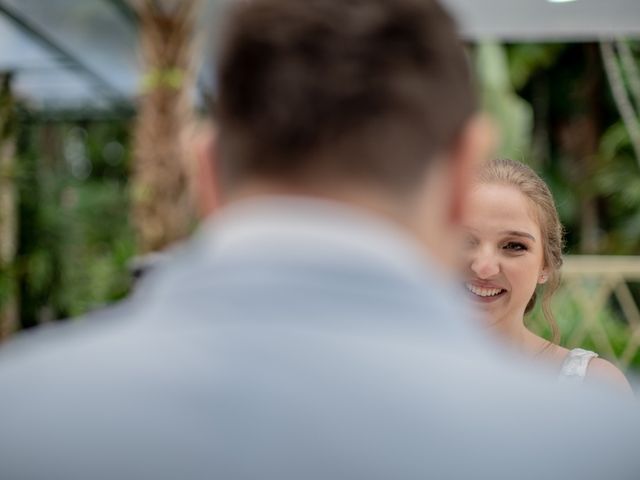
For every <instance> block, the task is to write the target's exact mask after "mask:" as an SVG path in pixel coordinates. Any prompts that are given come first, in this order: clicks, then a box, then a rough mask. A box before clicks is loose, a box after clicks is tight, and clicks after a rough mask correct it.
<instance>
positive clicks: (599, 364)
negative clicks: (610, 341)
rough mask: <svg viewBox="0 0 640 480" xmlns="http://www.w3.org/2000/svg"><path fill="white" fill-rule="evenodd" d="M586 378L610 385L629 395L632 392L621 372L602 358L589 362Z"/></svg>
mask: <svg viewBox="0 0 640 480" xmlns="http://www.w3.org/2000/svg"><path fill="white" fill-rule="evenodd" d="M587 378H588V379H589V380H596V381H600V382H607V383H610V384H612V385H615V386H616V387H619V388H622V389H624V390H626V391H627V392H629V393H631V392H632V391H633V390H632V389H631V385H630V384H629V381H628V380H627V377H625V375H624V373H622V371H621V370H620V369H619V368H618V367H616V366H615V365H614V364H613V363H611V362H609V361H607V360H605V359H604V358H594V359H593V360H591V362H590V364H589V370H587Z"/></svg>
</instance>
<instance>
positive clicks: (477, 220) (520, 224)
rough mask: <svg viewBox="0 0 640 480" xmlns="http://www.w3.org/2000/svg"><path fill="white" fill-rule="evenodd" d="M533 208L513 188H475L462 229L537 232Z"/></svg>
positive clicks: (534, 233) (481, 186)
mask: <svg viewBox="0 0 640 480" xmlns="http://www.w3.org/2000/svg"><path fill="white" fill-rule="evenodd" d="M536 213H537V212H536V208H535V206H534V205H532V203H531V201H530V200H529V199H528V198H527V197H526V196H525V195H524V194H523V193H522V192H520V191H519V190H518V189H517V188H516V187H513V186H508V185H494V184H480V185H476V186H475V187H474V188H473V189H472V190H471V191H470V192H469V197H468V205H467V207H466V209H465V215H464V222H463V223H464V225H465V226H466V227H468V228H472V229H475V230H479V231H494V230H496V231H500V232H502V231H524V232H528V233H530V234H532V235H533V236H534V237H538V235H536V233H537V232H539V231H540V227H539V225H538V219H537V216H536Z"/></svg>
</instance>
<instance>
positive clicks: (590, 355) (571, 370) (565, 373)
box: [558, 348, 598, 383]
mask: <svg viewBox="0 0 640 480" xmlns="http://www.w3.org/2000/svg"><path fill="white" fill-rule="evenodd" d="M597 356H598V354H597V353H595V352H591V351H589V350H584V349H582V348H574V349H573V350H571V351H570V352H569V353H568V354H567V356H566V357H565V359H564V362H562V368H561V369H560V374H559V375H558V379H559V380H560V381H563V382H572V383H582V382H583V381H584V377H585V376H586V375H587V368H588V367H589V362H590V361H591V360H592V359H594V358H596V357H597Z"/></svg>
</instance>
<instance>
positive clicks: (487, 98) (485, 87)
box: [475, 42, 533, 160]
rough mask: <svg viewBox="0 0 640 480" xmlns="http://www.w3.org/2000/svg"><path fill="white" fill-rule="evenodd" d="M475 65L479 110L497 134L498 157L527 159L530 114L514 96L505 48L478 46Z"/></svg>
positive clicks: (486, 44) (528, 107)
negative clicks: (494, 125)
mask: <svg viewBox="0 0 640 480" xmlns="http://www.w3.org/2000/svg"><path fill="white" fill-rule="evenodd" d="M475 66H476V72H477V78H478V83H479V89H480V98H481V103H482V108H483V110H484V111H485V112H486V113H488V114H489V115H490V116H491V117H492V118H493V119H494V121H495V122H496V123H497V125H498V128H499V131H500V146H499V148H498V156H501V157H509V158H513V159H517V160H524V159H526V158H527V157H528V152H529V150H530V146H531V131H532V122H533V111H532V109H531V105H529V104H528V103H527V102H526V101H524V100H523V99H522V98H520V97H519V96H518V95H517V94H516V93H515V89H514V87H513V84H512V82H511V78H510V73H509V65H508V60H507V53H506V50H505V48H504V47H503V46H501V45H500V44H498V43H494V42H483V43H480V44H479V45H477V46H476V49H475ZM520 75H521V76H522V75H523V73H521V74H520Z"/></svg>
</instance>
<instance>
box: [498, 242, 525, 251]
mask: <svg viewBox="0 0 640 480" xmlns="http://www.w3.org/2000/svg"><path fill="white" fill-rule="evenodd" d="M503 248H504V249H505V250H510V251H512V252H525V251H527V250H528V249H527V246H526V245H525V244H524V243H520V242H508V243H505V245H504V247H503Z"/></svg>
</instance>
